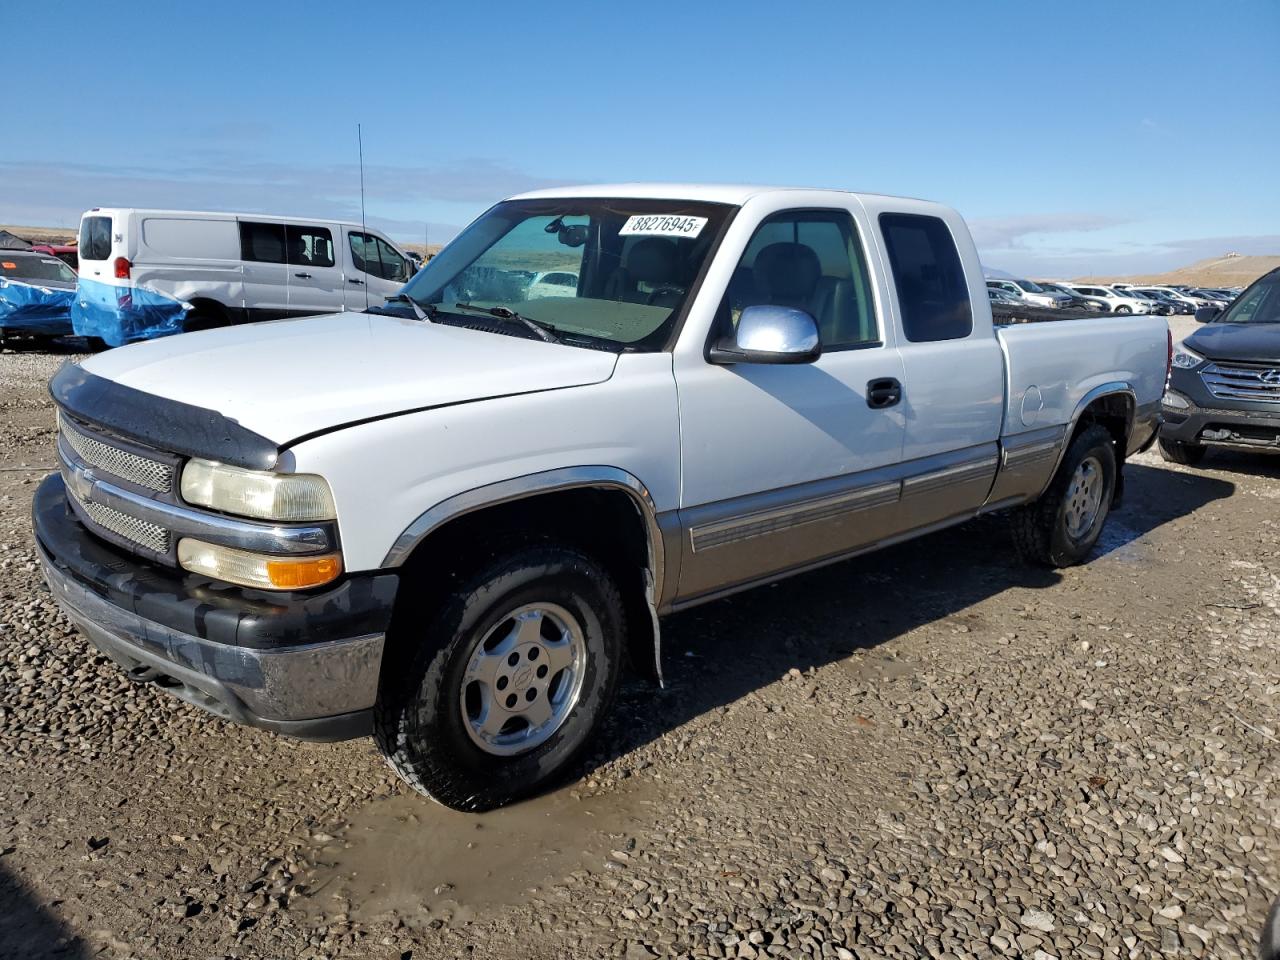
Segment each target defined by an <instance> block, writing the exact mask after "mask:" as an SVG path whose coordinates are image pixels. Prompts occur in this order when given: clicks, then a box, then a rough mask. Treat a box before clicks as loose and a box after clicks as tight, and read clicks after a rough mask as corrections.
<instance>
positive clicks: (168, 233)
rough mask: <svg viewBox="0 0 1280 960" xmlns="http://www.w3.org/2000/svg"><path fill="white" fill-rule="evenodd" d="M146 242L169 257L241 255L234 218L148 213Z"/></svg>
mask: <svg viewBox="0 0 1280 960" xmlns="http://www.w3.org/2000/svg"><path fill="white" fill-rule="evenodd" d="M142 242H143V243H145V244H146V245H147V246H148V247H149V248H150V249H151V250H153V251H154V252H156V253H158V254H160V255H161V256H165V257H174V258H187V259H192V260H235V259H237V258H238V257H239V256H240V252H239V244H238V242H237V240H236V225H235V222H234V221H232V220H188V219H183V218H178V217H147V218H146V219H145V220H143V221H142Z"/></svg>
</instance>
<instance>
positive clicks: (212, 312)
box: [182, 305, 230, 333]
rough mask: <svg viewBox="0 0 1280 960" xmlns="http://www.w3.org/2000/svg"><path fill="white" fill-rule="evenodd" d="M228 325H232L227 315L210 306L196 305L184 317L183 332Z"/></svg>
mask: <svg viewBox="0 0 1280 960" xmlns="http://www.w3.org/2000/svg"><path fill="white" fill-rule="evenodd" d="M226 326H230V321H229V320H228V319H227V315H226V314H225V313H223V312H222V311H221V310H218V309H216V308H214V307H209V306H203V305H202V306H197V307H194V308H193V309H192V310H190V311H189V312H188V313H187V315H186V316H185V317H183V318H182V332H183V333H195V332H196V331H197V330H213V329H214V328H216V327H226Z"/></svg>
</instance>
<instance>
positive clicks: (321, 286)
mask: <svg viewBox="0 0 1280 960" xmlns="http://www.w3.org/2000/svg"><path fill="white" fill-rule="evenodd" d="M79 255H80V282H79V295H78V296H77V298H76V301H77V302H76V303H75V305H74V307H73V309H72V321H73V324H74V326H75V332H76V333H77V334H78V335H80V336H87V337H99V338H101V339H102V340H104V341H106V342H107V343H109V344H111V345H112V346H119V345H120V344H123V343H127V342H129V341H132V340H145V339H150V338H151V337H156V336H163V335H165V334H169V333H181V332H182V331H184V330H197V329H205V328H208V327H218V326H227V325H229V324H233V323H245V322H249V321H254V320H276V319H280V318H282V317H298V316H307V315H309V314H315V313H332V312H334V311H341V310H353V309H354V310H363V309H364V307H365V304H366V302H367V303H368V304H370V305H372V304H381V303H382V302H383V299H384V298H385V297H388V296H391V295H393V294H395V293H397V292H398V291H399V289H400V287H401V286H402V285H403V284H404V282H405V281H406V280H408V279H409V277H410V276H411V275H412V274H413V272H414V269H415V268H414V265H413V263H412V261H410V260H409V259H408V257H406V256H405V255H404V253H403V252H401V251H400V250H399V249H398V248H397V247H396V245H395V244H394V243H392V242H391V241H390V240H388V239H387V238H386V237H385V236H384V235H383V234H381V233H380V232H378V231H377V230H373V229H369V228H364V227H361V226H360V225H359V224H357V223H343V222H340V221H336V220H308V219H305V218H302V217H273V216H264V215H259V214H237V213H198V212H193V211H187V210H138V209H132V208H112V209H107V208H96V207H95V208H94V209H93V210H90V211H88V212H87V213H85V214H84V215H83V216H82V217H81V219H80V242H79Z"/></svg>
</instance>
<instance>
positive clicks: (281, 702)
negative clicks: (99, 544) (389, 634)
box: [37, 541, 385, 741]
mask: <svg viewBox="0 0 1280 960" xmlns="http://www.w3.org/2000/svg"><path fill="white" fill-rule="evenodd" d="M37 549H38V550H39V553H40V559H41V567H42V569H43V571H44V576H45V580H46V581H47V582H48V584H49V588H50V589H51V590H52V591H53V595H54V597H55V598H56V599H57V601H58V603H59V605H60V606H61V607H62V608H63V610H64V611H65V612H66V614H67V616H68V617H70V618H71V620H72V621H73V622H74V623H75V624H76V626H77V627H79V628H80V630H81V631H82V632H83V633H84V634H85V635H86V636H87V637H88V638H89V639H90V640H91V641H92V642H93V644H94V646H96V647H97V648H98V649H99V650H101V651H102V652H103V653H105V654H106V655H107V656H109V657H111V659H112V660H114V661H116V662H117V663H118V664H120V665H121V666H122V667H123V668H124V669H125V670H126V672H127V673H128V675H129V677H130V678H131V679H134V680H138V681H144V682H154V683H156V684H158V685H159V686H161V687H163V688H165V689H166V690H168V692H170V693H172V694H174V695H175V696H177V697H179V698H181V699H183V700H185V701H187V702H188V703H191V704H194V705H195V706H198V707H200V708H202V709H204V710H207V711H208V712H210V713H212V714H215V715H216V716H220V717H222V718H224V719H227V720H232V721H235V722H237V723H244V724H248V725H250V726H255V727H261V728H264V729H267V730H272V731H275V732H277V733H283V734H288V735H291V736H296V737H300V738H302V739H307V740H326V741H327V740H344V739H349V738H351V737H358V736H364V735H366V734H367V733H369V731H370V718H371V711H372V707H373V704H374V702H375V701H376V699H377V694H378V671H379V668H380V666H381V662H382V648H383V644H384V641H385V635H384V634H381V633H378V634H369V635H366V636H359V637H352V638H350V639H347V640H335V641H330V642H326V643H317V644H305V645H300V646H290V647H283V648H276V649H269V650H258V649H252V648H248V647H238V646H231V645H228V644H223V643H216V642H213V641H210V640H205V639H202V638H200V637H195V636H191V635H190V634H186V633H180V632H178V631H176V630H173V629H172V628H170V627H166V626H164V625H162V624H158V623H156V622H154V621H152V620H147V619H145V618H143V617H141V616H139V615H137V614H136V613H134V612H132V611H130V610H126V609H124V608H123V607H118V606H115V605H114V604H111V603H108V602H107V601H106V600H104V599H103V598H102V597H100V596H98V594H96V593H94V592H93V591H92V590H89V589H87V588H86V587H85V586H83V585H82V584H80V583H79V582H77V581H76V580H75V579H73V578H72V577H71V576H69V575H68V574H67V573H66V572H65V571H63V570H62V569H60V568H59V566H58V565H57V564H55V563H54V562H53V560H52V558H51V557H50V556H49V555H48V553H47V552H46V551H45V549H44V546H43V545H42V544H40V543H39V542H38V541H37Z"/></svg>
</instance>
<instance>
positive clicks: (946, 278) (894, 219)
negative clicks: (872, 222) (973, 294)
mask: <svg viewBox="0 0 1280 960" xmlns="http://www.w3.org/2000/svg"><path fill="white" fill-rule="evenodd" d="M880 232H881V233H882V234H883V235H884V245H885V249H886V251H887V252H888V254H889V266H890V267H891V268H892V270H893V282H894V285H895V286H896V287H897V290H898V306H899V308H900V309H901V311H902V327H903V331H904V332H905V333H906V335H907V339H908V340H910V341H911V342H912V343H933V342H936V341H938V340H961V339H964V338H965V337H967V336H969V334H970V333H972V332H973V309H972V307H971V306H970V304H969V286H968V284H967V283H966V282H965V276H964V268H963V267H962V266H961V265H960V254H959V252H958V251H957V250H956V242H955V240H954V239H953V238H952V236H951V231H950V230H949V229H947V225H946V224H945V223H943V222H942V221H941V220H939V219H938V218H937V217H925V216H920V215H919V214H912V213H882V214H880Z"/></svg>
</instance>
